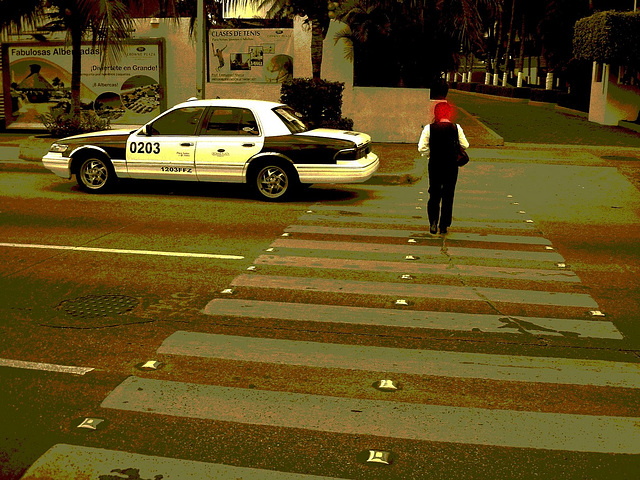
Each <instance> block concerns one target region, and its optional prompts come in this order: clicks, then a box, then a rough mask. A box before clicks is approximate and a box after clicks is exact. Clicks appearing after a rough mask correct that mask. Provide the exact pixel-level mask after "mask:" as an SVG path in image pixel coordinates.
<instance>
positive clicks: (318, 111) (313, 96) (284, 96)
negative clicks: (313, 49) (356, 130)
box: [280, 78, 353, 130]
mask: <svg viewBox="0 0 640 480" xmlns="http://www.w3.org/2000/svg"><path fill="white" fill-rule="evenodd" d="M343 90H344V83H340V82H329V81H326V80H316V79H310V78H295V79H293V80H292V81H290V82H286V83H283V84H282V87H281V88H280V101H281V102H282V103H286V104H287V105H289V106H290V107H292V108H293V109H295V110H296V111H298V112H300V113H301V114H302V115H303V116H304V117H305V119H306V120H307V121H308V122H309V123H310V124H311V127H313V128H320V127H325V128H337V129H342V130H352V129H353V120H351V119H350V118H343V117H342V92H343Z"/></svg>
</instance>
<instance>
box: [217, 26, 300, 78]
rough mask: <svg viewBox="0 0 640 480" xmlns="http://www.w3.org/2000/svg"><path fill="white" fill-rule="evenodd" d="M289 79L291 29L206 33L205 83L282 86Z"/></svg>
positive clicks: (291, 72) (227, 30) (291, 59)
mask: <svg viewBox="0 0 640 480" xmlns="http://www.w3.org/2000/svg"><path fill="white" fill-rule="evenodd" d="M292 77H293V29H292V28H257V29H242V28H238V29H211V30H210V31H209V82H211V83H215V82H235V83H282V82H284V81H286V80H290V79H291V78H292Z"/></svg>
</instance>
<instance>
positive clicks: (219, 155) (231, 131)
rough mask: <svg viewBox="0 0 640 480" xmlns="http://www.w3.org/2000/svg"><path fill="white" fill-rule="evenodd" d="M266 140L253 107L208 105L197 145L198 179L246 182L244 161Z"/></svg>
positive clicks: (256, 151)
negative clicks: (251, 108)
mask: <svg viewBox="0 0 640 480" xmlns="http://www.w3.org/2000/svg"><path fill="white" fill-rule="evenodd" d="M263 144H264V137H263V136H262V134H261V131H260V127H259V124H258V121H257V120H256V117H255V115H254V114H253V112H252V111H251V110H250V109H248V108H240V107H226V106H224V107H223V106H212V107H209V111H208V112H207V115H206V118H205V121H204V124H203V127H202V130H201V132H200V136H199V137H198V140H197V145H196V173H197V176H198V180H200V181H203V182H243V181H244V179H243V171H244V166H245V164H246V163H247V161H248V160H249V159H250V158H251V157H252V156H253V155H255V154H257V153H258V152H260V150H262V145H263Z"/></svg>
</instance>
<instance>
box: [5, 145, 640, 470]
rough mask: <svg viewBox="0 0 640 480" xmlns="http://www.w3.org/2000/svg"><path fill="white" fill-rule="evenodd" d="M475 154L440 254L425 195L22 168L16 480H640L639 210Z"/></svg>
mask: <svg viewBox="0 0 640 480" xmlns="http://www.w3.org/2000/svg"><path fill="white" fill-rule="evenodd" d="M483 155H484V156H483ZM475 157H476V160H475V161H474V162H473V163H472V164H470V165H468V166H467V167H465V169H464V170H463V171H462V172H461V176H460V183H459V186H458V192H457V197H456V206H455V211H454V217H455V221H454V225H453V226H452V228H451V233H450V234H449V235H447V236H446V237H442V236H440V235H436V236H432V235H430V234H428V233H426V232H427V231H428V228H427V222H426V220H425V219H424V215H425V205H424V203H425V200H426V185H423V184H416V185H405V186H392V185H375V184H366V185H349V186H340V187H330V186H329V187H317V188H316V187H313V188H310V189H308V190H306V191H305V192H303V193H302V194H301V195H300V196H299V197H298V198H296V199H295V200H294V201H292V202H290V203H285V204H268V203H263V202H259V201H255V200H252V199H251V198H248V197H247V195H246V194H245V193H244V192H243V191H242V190H240V189H238V188H237V187H235V186H229V185H226V186H225V185H208V186H197V185H196V186H193V185H185V184H176V183H162V182H147V183H142V182H128V183H123V184H122V185H121V186H120V188H119V190H118V191H117V192H116V193H113V194H110V195H89V194H84V193H81V192H80V191H78V190H77V189H76V188H75V187H74V184H73V183H71V182H67V181H64V180H61V179H58V178H57V177H55V176H53V175H52V174H48V173H43V172H42V171H38V170H22V171H20V169H14V170H12V169H11V168H10V167H9V168H5V169H4V170H3V171H2V174H1V175H0V192H2V193H1V195H2V196H1V197H0V223H1V224H2V229H1V232H2V233H1V234H0V292H2V294H1V297H0V322H2V327H3V328H2V332H3V335H2V336H1V337H0V382H1V385H2V388H1V389H0V395H1V397H0V418H2V419H3V420H2V422H1V423H0V433H1V434H0V478H3V479H4V478H8V479H14V478H15V479H17V478H20V477H21V476H22V475H23V474H24V473H25V471H26V470H27V469H28V468H29V467H31V469H30V470H29V472H28V474H27V477H26V478H56V479H58V478H80V477H81V478H91V479H95V480H112V479H116V478H131V479H133V478H137V479H150V480H151V479H154V478H155V479H159V478H163V479H165V480H166V479H170V478H181V479H184V478H221V479H226V478H233V479H235V478H245V479H249V478H252V479H269V478H274V479H285V478H286V479H305V478H308V479H311V478H349V479H365V478H366V479H378V478H379V479H392V478H393V479H395V478H399V479H414V478H415V479H423V478H434V479H438V478H440V479H458V478H460V479H462V478H474V479H484V478H486V479H495V478H501V479H508V478H522V479H529V478H576V479H577V478H590V479H591V478H595V479H599V478H602V479H610V478H616V479H618V478H621V479H623V478H637V472H638V471H639V470H638V468H639V467H640V461H639V459H640V456H639V455H640V448H639V447H638V446H639V445H640V396H639V395H638V389H639V388H640V367H639V364H640V358H639V356H638V351H639V350H640V348H639V345H640V330H639V328H638V325H637V318H638V317H639V314H640V280H638V278H640V277H639V275H638V274H639V273H640V268H639V267H640V252H639V251H638V249H637V245H638V241H639V240H640V228H638V226H640V220H639V206H640V200H639V199H640V194H639V192H638V190H637V189H635V188H634V187H633V186H632V185H631V184H630V183H629V182H628V181H627V180H626V179H625V178H624V177H623V176H622V175H620V174H619V173H618V172H617V170H616V169H615V168H611V167H609V166H607V164H606V163H603V162H599V161H597V159H592V160H593V161H583V162H567V159H566V158H557V159H554V158H546V159H544V160H545V161H544V162H542V163H534V162H529V163H511V162H509V161H508V159H504V158H502V159H501V158H491V154H490V153H486V152H485V154H483V153H482V152H480V151H478V152H475ZM596 311H599V312H603V314H604V316H599V314H596V315H594V314H593V313H591V312H596ZM149 361H157V362H160V364H159V368H157V369H150V368H141V366H142V365H143V364H145V363H146V362H149ZM83 369H86V370H83ZM385 379H390V380H393V381H394V382H395V385H396V386H399V389H398V390H394V391H381V390H379V389H376V388H374V384H376V382H378V381H380V380H385ZM87 419H90V420H87ZM79 425H83V427H89V428H82V427H81V428H79ZM372 450H373V451H378V452H390V457H389V461H390V465H387V464H386V463H385V460H387V457H386V454H385V453H374V454H371V451H372ZM367 460H373V461H367ZM376 460H377V461H376Z"/></svg>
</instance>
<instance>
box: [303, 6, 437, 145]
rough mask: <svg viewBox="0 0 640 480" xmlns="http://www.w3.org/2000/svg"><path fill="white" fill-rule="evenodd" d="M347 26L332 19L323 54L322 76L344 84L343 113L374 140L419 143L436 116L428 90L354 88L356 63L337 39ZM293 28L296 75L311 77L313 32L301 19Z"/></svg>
mask: <svg viewBox="0 0 640 480" xmlns="http://www.w3.org/2000/svg"><path fill="white" fill-rule="evenodd" d="M344 27H345V25H344V24H342V23H340V22H335V21H332V22H331V25H330V27H329V32H328V33H327V36H326V38H325V41H324V50H323V56H322V78H324V79H326V80H330V81H333V82H343V83H344V84H345V89H344V93H343V97H342V100H343V104H342V114H343V116H345V117H349V118H351V119H353V123H354V129H355V130H360V131H363V132H366V133H368V134H369V135H371V137H372V138H373V140H374V141H375V142H397V143H414V142H415V143H417V142H418V139H419V137H420V132H421V131H422V126H423V125H425V124H427V123H430V122H431V119H432V118H433V106H432V105H431V102H430V100H429V90H428V89H410V88H376V87H355V86H354V85H353V64H352V63H351V61H350V60H348V59H347V58H346V56H345V53H346V52H347V50H348V49H349V48H350V46H349V45H348V44H347V42H345V40H339V41H338V42H337V43H336V42H335V40H334V39H335V35H336V33H338V32H340V31H341V30H342V29H343V28H344ZM294 28H295V30H294V36H295V62H294V75H295V76H296V77H311V75H312V70H311V54H310V46H311V32H310V31H309V29H308V27H306V26H305V25H304V22H303V21H302V19H299V18H298V19H296V22H295V24H294Z"/></svg>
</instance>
